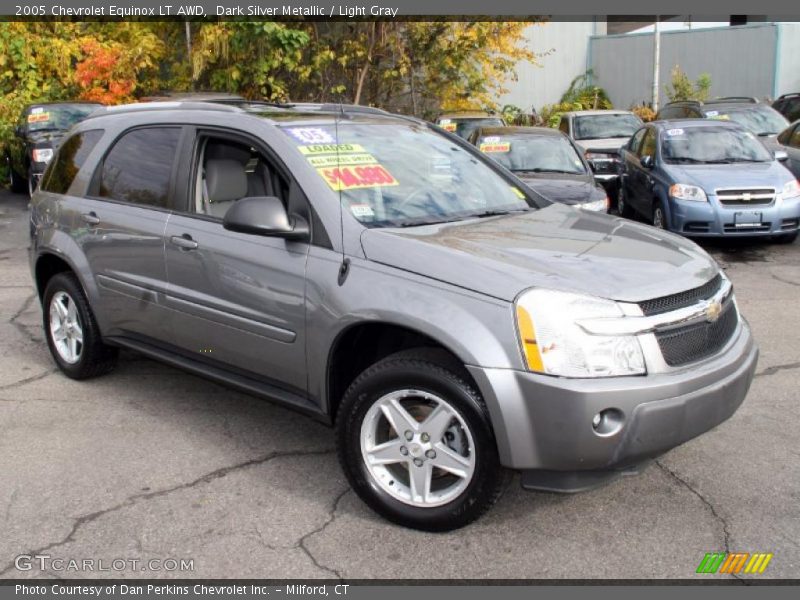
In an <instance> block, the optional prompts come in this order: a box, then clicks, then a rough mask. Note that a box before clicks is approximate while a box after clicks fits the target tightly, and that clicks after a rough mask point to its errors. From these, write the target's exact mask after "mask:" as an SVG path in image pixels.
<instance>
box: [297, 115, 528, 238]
mask: <svg viewBox="0 0 800 600" xmlns="http://www.w3.org/2000/svg"><path fill="white" fill-rule="evenodd" d="M338 130H339V131H338V136H339V137H338V142H339V143H338V144H336V127H335V126H334V125H333V124H330V125H323V126H315V127H293V126H286V127H284V128H283V131H284V132H285V133H286V134H287V135H288V136H289V137H290V138H291V139H292V141H293V142H294V143H295V144H296V146H297V149H298V151H299V152H300V153H301V154H302V155H303V156H304V157H305V158H306V159H307V160H308V162H309V164H310V165H311V166H312V167H313V168H314V169H315V170H316V172H317V174H318V175H319V176H320V177H322V179H323V180H324V181H325V182H326V183H327V184H328V185H329V186H330V188H331V189H332V190H333V191H334V192H337V193H338V192H339V191H341V195H342V204H343V208H344V209H345V210H348V211H350V213H351V214H352V215H353V216H354V217H355V218H356V219H358V220H359V221H360V222H361V223H363V224H364V225H366V226H368V227H392V226H413V225H424V224H428V223H438V222H443V221H453V220H460V219H464V218H468V217H475V216H490V215H493V214H498V213H500V214H504V213H506V212H509V211H525V210H529V209H530V207H531V206H533V203H532V201H531V200H529V199H528V198H527V196H526V195H525V194H524V193H523V192H522V191H521V190H520V189H519V188H517V187H515V186H513V185H512V184H511V183H509V182H508V181H507V180H506V179H504V178H503V177H502V176H501V175H500V174H499V173H497V172H496V171H495V170H494V169H493V168H492V167H490V166H489V165H488V164H487V163H486V162H485V161H484V160H482V159H481V158H480V157H477V156H474V155H473V154H472V153H471V152H469V151H468V150H467V149H465V148H462V147H461V146H460V145H458V144H456V143H453V142H452V141H450V140H448V139H447V138H446V137H445V136H443V135H440V134H437V133H434V132H433V131H431V130H430V129H428V128H427V127H426V126H424V125H421V124H416V123H353V122H340V123H339V126H338Z"/></svg>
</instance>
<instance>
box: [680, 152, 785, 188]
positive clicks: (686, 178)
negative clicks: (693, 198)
mask: <svg viewBox="0 0 800 600" xmlns="http://www.w3.org/2000/svg"><path fill="white" fill-rule="evenodd" d="M669 171H670V176H671V177H672V178H673V179H674V180H676V181H678V182H680V183H689V184H693V185H696V186H699V187H701V188H703V189H704V190H705V191H706V193H707V194H709V193H711V194H713V193H714V190H715V189H716V188H723V187H724V188H737V187H754V186H762V185H763V186H766V187H775V188H777V189H778V190H780V189H781V188H782V187H783V186H784V184H785V183H786V182H787V181H789V180H790V179H791V174H790V173H789V172H788V171H787V170H786V168H785V167H784V166H783V165H781V164H780V163H779V162H778V161H776V160H773V161H770V162H765V163H733V164H730V165H669Z"/></svg>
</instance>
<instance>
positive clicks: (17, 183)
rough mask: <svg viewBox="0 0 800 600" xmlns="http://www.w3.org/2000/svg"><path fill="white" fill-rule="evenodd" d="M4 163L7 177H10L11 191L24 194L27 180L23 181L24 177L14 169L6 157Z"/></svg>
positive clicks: (26, 188)
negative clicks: (6, 166)
mask: <svg viewBox="0 0 800 600" xmlns="http://www.w3.org/2000/svg"><path fill="white" fill-rule="evenodd" d="M6 164H8V178H9V179H10V188H11V191H12V192H14V193H15V194H24V193H25V192H27V191H28V182H27V181H25V178H24V177H21V176H20V175H19V174H18V173H17V172H16V171H15V170H14V167H13V166H12V165H11V161H10V160H9V159H8V158H6Z"/></svg>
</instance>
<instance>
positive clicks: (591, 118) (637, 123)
mask: <svg viewBox="0 0 800 600" xmlns="http://www.w3.org/2000/svg"><path fill="white" fill-rule="evenodd" d="M641 126H642V121H641V119H639V117H637V116H636V115H631V114H626V113H621V114H611V115H605V114H597V115H587V116H585V117H575V123H574V125H573V129H574V134H575V135H574V136H573V137H574V138H575V139H576V140H600V139H605V138H628V137H631V136H632V135H633V134H634V133H635V132H636V130H637V129H639V127H641Z"/></svg>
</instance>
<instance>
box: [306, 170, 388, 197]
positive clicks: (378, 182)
mask: <svg viewBox="0 0 800 600" xmlns="http://www.w3.org/2000/svg"><path fill="white" fill-rule="evenodd" d="M317 173H319V174H320V175H321V176H322V178H323V179H325V181H326V182H327V183H328V185H329V186H330V187H331V189H332V190H333V191H335V192H339V191H345V190H359V189H364V188H376V187H387V186H392V185H400V183H399V182H398V181H397V180H396V179H395V178H394V176H393V175H392V174H391V173H389V171H387V170H386V168H385V167H383V166H382V165H379V164H377V163H375V164H371V165H362V166H339V167H331V168H325V169H317Z"/></svg>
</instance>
